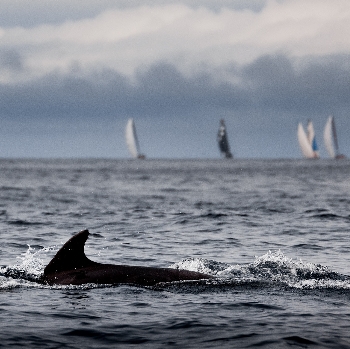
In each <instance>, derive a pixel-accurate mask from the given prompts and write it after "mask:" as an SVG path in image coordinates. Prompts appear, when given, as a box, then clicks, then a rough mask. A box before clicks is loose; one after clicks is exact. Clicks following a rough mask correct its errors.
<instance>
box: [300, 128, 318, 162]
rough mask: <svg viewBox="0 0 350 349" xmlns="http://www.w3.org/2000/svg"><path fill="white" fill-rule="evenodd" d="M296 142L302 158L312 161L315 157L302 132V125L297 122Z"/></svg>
mask: <svg viewBox="0 0 350 349" xmlns="http://www.w3.org/2000/svg"><path fill="white" fill-rule="evenodd" d="M298 141H299V146H300V149H301V152H302V153H303V155H304V157H305V158H307V159H312V158H314V157H315V154H314V151H313V150H312V146H311V144H310V142H309V139H308V137H307V135H306V133H305V131H304V128H303V125H302V124H301V123H300V122H299V125H298Z"/></svg>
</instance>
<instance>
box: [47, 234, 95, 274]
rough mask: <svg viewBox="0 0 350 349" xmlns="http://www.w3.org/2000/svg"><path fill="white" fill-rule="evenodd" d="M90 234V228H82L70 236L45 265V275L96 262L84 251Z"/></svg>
mask: <svg viewBox="0 0 350 349" xmlns="http://www.w3.org/2000/svg"><path fill="white" fill-rule="evenodd" d="M89 234H90V233H89V231H88V230H82V231H80V232H79V233H77V234H75V235H74V236H73V237H72V238H70V239H69V240H68V241H67V242H66V243H65V244H64V245H63V246H62V248H61V249H60V250H59V251H58V252H57V253H56V255H55V257H53V259H52V260H51V262H50V263H49V264H48V265H47V266H46V267H45V269H44V275H48V274H51V273H57V272H61V271H67V270H74V269H78V268H84V267H88V266H91V265H94V264H96V263H95V262H93V261H91V260H90V259H89V258H87V257H86V256H85V253H84V246H85V242H86V240H87V239H88V237H89Z"/></svg>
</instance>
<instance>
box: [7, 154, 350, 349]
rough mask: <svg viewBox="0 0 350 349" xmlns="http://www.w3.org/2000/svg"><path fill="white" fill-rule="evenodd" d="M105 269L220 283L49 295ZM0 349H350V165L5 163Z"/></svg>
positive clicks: (73, 289) (78, 289) (75, 289)
mask: <svg viewBox="0 0 350 349" xmlns="http://www.w3.org/2000/svg"><path fill="white" fill-rule="evenodd" d="M82 229H89V231H90V233H91V235H90V237H89V239H88V241H87V243H86V246H85V252H86V254H87V256H88V257H89V258H90V259H92V260H94V261H98V262H102V263H114V264H128V265H142V266H154V267H173V268H183V269H189V270H195V271H201V272H205V273H208V274H211V275H213V276H215V279H213V280H203V281H195V282H194V281H193V282H191V281H190V282H181V283H169V284H161V285H157V286H154V287H139V286H137V285H122V284H116V285H92V284H89V285H83V286H47V285H42V284H40V283H39V282H38V279H39V277H40V275H41V274H42V272H43V269H44V267H45V265H46V264H47V263H48V262H49V261H50V260H51V259H52V258H53V256H54V255H55V253H56V252H57V251H58V249H59V248H60V247H61V246H62V244H63V243H65V242H66V241H67V240H68V239H69V238H70V237H71V236H72V235H73V234H74V233H76V232H78V231H80V230H82ZM0 232H1V244H0V321H1V331H0V347H4V348H8V347H14V348H15V347H33V348H139V347H146V348H254V347H260V348H350V333H349V327H350V247H349V241H350V162H349V160H344V161H330V160H316V161H304V160H232V161H225V160H145V161H131V160H130V161H129V160H93V159H90V160H0Z"/></svg>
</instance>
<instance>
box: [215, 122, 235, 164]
mask: <svg viewBox="0 0 350 349" xmlns="http://www.w3.org/2000/svg"><path fill="white" fill-rule="evenodd" d="M217 140H218V144H219V149H220V153H221V154H222V155H223V156H225V158H226V159H231V158H232V154H231V151H230V145H229V144H228V138H227V132H226V126H225V120H224V119H221V120H220V127H219V131H218V136H217Z"/></svg>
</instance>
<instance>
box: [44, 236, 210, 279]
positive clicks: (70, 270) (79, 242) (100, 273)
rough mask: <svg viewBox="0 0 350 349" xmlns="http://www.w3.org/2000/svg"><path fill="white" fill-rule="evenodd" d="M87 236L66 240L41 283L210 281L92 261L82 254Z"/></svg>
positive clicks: (195, 275) (193, 274)
mask: <svg viewBox="0 0 350 349" xmlns="http://www.w3.org/2000/svg"><path fill="white" fill-rule="evenodd" d="M89 234H90V233H89V231H88V230H82V231H80V232H79V233H77V234H75V235H74V236H73V237H72V238H70V239H69V240H68V241H67V242H66V243H65V244H64V245H63V246H62V248H61V249H60V250H59V251H58V252H57V253H56V255H55V257H54V258H53V259H52V260H51V262H50V263H49V264H48V265H47V266H46V267H45V269H44V275H43V277H42V280H41V281H42V282H44V283H46V284H49V285H82V284H87V283H94V284H119V283H122V284H134V285H141V286H154V285H156V284H158V283H160V282H172V281H183V280H202V279H212V278H213V276H211V275H206V274H202V273H197V272H194V271H189V270H179V269H172V268H152V267H141V266H131V265H114V264H101V263H97V262H93V261H91V260H90V259H89V258H87V257H86V255H85V253H84V245H85V242H86V240H87V239H88V237H89Z"/></svg>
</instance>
